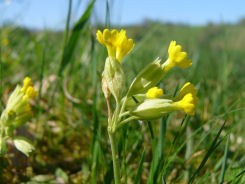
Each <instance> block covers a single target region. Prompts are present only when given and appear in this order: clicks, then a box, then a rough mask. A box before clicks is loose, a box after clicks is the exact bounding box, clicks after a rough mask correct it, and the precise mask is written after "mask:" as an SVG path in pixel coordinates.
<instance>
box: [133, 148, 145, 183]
mask: <svg viewBox="0 0 245 184" xmlns="http://www.w3.org/2000/svg"><path fill="white" fill-rule="evenodd" d="M144 160H145V149H144V151H143V152H142V154H141V158H140V164H139V168H138V170H137V175H136V178H135V180H134V184H138V183H140V178H141V174H142V171H143V163H144Z"/></svg>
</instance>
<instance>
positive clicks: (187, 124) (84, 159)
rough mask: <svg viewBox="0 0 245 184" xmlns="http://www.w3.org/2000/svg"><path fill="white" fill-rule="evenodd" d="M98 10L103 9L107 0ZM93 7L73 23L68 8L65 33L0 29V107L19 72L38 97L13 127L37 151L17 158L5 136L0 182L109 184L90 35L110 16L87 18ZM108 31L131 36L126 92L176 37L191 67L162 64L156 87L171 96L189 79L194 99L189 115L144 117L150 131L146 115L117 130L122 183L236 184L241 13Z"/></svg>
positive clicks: (243, 47) (240, 147)
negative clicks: (98, 20)
mask: <svg viewBox="0 0 245 184" xmlns="http://www.w3.org/2000/svg"><path fill="white" fill-rule="evenodd" d="M67 4H68V1H67ZM106 7H107V11H109V9H110V4H109V3H108V1H107V6H106ZM92 8H93V2H92V3H90V4H89V5H88V7H87V9H86V10H85V11H84V12H83V14H82V16H81V17H80V19H78V21H77V22H76V23H75V24H73V25H70V18H69V13H68V15H67V23H66V25H67V26H66V29H64V30H47V29H46V30H36V29H34V30H33V29H28V28H24V27H20V26H16V25H14V24H11V23H8V24H5V25H2V26H1V28H0V38H1V39H0V41H1V42H0V43H1V44H0V61H1V76H0V78H1V91H0V93H1V109H3V107H4V106H5V104H6V100H7V97H8V96H9V95H10V93H11V91H12V90H13V89H14V87H15V85H16V84H19V83H20V82H21V81H22V80H23V78H24V77H25V76H30V77H31V78H32V80H33V81H35V82H34V84H35V87H36V89H38V90H39V97H38V99H37V100H36V101H33V102H32V107H33V111H34V114H35V116H34V117H33V119H32V120H31V121H30V122H28V123H27V125H26V127H25V128H24V129H20V130H18V131H17V132H16V134H22V135H23V134H24V135H25V136H27V137H29V138H31V139H32V141H33V143H34V145H35V148H36V151H35V152H34V153H33V154H32V156H31V157H30V158H26V157H25V156H24V155H22V154H21V153H20V152H18V151H17V150H15V149H14V147H13V146H11V144H12V143H11V142H9V150H8V153H9V154H8V156H6V157H2V158H0V161H1V164H0V173H1V174H0V183H21V182H23V183H105V184H109V183H112V182H113V172H112V160H111V154H110V153H111V151H110V147H109V142H108V135H107V129H106V127H107V110H106V109H107V108H106V103H105V100H104V97H103V94H102V91H101V87H100V86H101V73H102V71H103V66H104V60H105V57H106V55H107V52H106V49H105V48H104V47H103V46H101V45H100V44H98V42H97V41H96V37H95V33H96V31H97V29H104V28H105V27H110V26H109V25H110V24H109V22H110V21H109V20H110V17H109V13H107V17H105V19H106V20H107V21H106V24H105V25H102V24H100V25H98V24H91V23H90V21H89V18H90V15H91V14H93V11H92ZM67 10H68V6H67ZM69 27H70V29H69ZM110 28H118V29H121V28H123V29H125V30H127V35H128V37H129V38H133V39H134V42H135V48H134V49H133V51H132V52H131V53H130V54H129V55H128V56H126V57H125V58H124V60H123V62H122V64H123V68H124V71H125V74H126V77H127V80H126V83H125V86H126V87H125V89H127V87H128V86H129V85H130V83H131V81H132V80H133V78H134V77H135V76H136V74H137V73H138V72H139V71H140V70H142V69H143V68H144V66H146V65H147V64H148V63H150V62H152V61H153V60H154V59H155V58H157V57H160V58H162V60H163V61H165V59H167V56H168V55H167V49H168V45H169V43H170V41H171V40H176V41H177V43H179V44H181V45H182V46H183V48H184V50H185V51H187V52H188V54H189V58H191V59H192V61H193V66H192V67H191V68H189V69H185V70H183V69H179V68H175V69H173V70H171V71H170V72H169V73H168V74H167V75H166V76H165V77H164V79H163V80H162V81H161V82H160V84H159V86H160V87H162V88H163V89H164V91H165V93H166V94H170V95H174V93H175V91H176V90H177V89H178V88H179V87H181V86H182V85H183V84H184V83H185V82H187V81H190V82H192V83H193V84H195V86H196V87H197V88H198V97H199V99H200V101H199V106H198V108H197V111H196V115H195V116H194V117H191V118H190V117H185V115H184V114H183V113H173V114H171V115H170V116H168V117H164V118H163V119H161V120H158V121H152V122H151V125H152V128H153V134H151V133H152V132H151V131H150V130H149V126H148V124H147V122H139V121H134V122H130V123H129V124H127V125H125V126H124V127H123V129H122V130H121V131H120V133H119V134H118V140H119V142H118V144H119V153H120V160H121V165H122V167H121V173H122V176H123V177H122V181H123V183H164V182H166V183H188V181H189V183H191V182H194V183H199V184H204V183H222V181H225V182H226V183H229V182H230V183H240V184H242V183H245V177H244V175H245V174H244V172H245V170H244V169H245V155H244V152H245V144H244V143H245V137H244V135H245V123H244V121H245V113H244V110H245V85H244V84H245V73H244V68H245V21H244V19H242V20H241V21H239V22H237V23H235V24H228V23H220V24H212V23H210V24H207V25H202V26H193V25H192V26H190V25H187V24H174V23H162V22H161V21H151V20H145V21H144V22H142V23H141V24H138V25H131V26H123V27H121V26H120V27H119V26H115V27H114V26H113V27H110ZM176 86H177V87H176ZM112 103H113V101H112ZM224 122H225V125H224V127H222V125H223V123H224ZM228 140H229V141H228ZM192 180H193V181H192Z"/></svg>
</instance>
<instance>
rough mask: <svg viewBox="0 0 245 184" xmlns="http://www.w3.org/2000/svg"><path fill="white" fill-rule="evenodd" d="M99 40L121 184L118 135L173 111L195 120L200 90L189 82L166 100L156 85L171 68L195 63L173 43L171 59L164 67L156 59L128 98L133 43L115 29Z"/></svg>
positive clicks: (117, 177) (99, 34)
mask: <svg viewBox="0 0 245 184" xmlns="http://www.w3.org/2000/svg"><path fill="white" fill-rule="evenodd" d="M97 40H98V41H99V42H100V43H101V44H103V45H105V46H106V48H107V51H108V57H107V58H106V61H105V67H104V71H103V73H102V90H103V92H104V96H105V98H106V102H107V107H108V134H109V139H110V143H111V151H112V160H113V170H114V180H115V183H116V184H120V183H121V182H120V178H121V176H120V163H119V155H118V150H117V140H116V132H117V131H118V130H119V128H120V127H121V126H122V125H124V124H126V123H128V122H130V121H131V120H153V119H158V118H161V117H163V116H164V115H166V114H169V113H171V112H173V111H179V110H180V111H184V112H185V113H186V114H188V115H191V116H193V115H194V114H195V108H196V106H197V104H198V97H197V96H196V95H197V90H196V89H195V87H194V85H193V84H191V83H190V82H187V83H186V84H185V85H184V86H183V87H182V88H181V90H180V91H179V93H178V95H177V96H176V97H172V98H171V97H169V96H168V97H166V98H164V97H165V96H166V95H164V92H163V90H162V89H159V88H158V87H156V86H155V85H157V83H159V81H160V80H161V79H162V78H163V76H164V74H165V73H166V72H168V71H169V70H170V69H171V68H173V67H175V66H178V67H181V68H188V67H190V66H191V65H192V61H191V60H190V59H187V53H186V52H183V51H182V47H181V46H180V45H176V41H171V43H170V45H169V49H168V54H169V57H168V59H167V60H166V61H165V62H164V63H161V60H160V59H158V58H157V59H156V60H155V61H153V62H152V63H150V64H148V65H147V66H146V67H145V68H144V69H143V70H142V71H141V72H139V74H138V75H137V76H136V77H135V78H134V80H133V82H132V83H131V85H130V87H129V89H127V90H126V94H125V95H123V90H124V78H125V77H124V71H123V68H122V65H121V61H122V58H123V56H124V55H126V54H128V53H129V52H130V51H131V50H132V49H133V47H134V42H133V40H132V39H128V38H127V36H126V31H125V30H121V31H120V32H118V31H117V30H115V29H113V30H112V31H110V30H109V29H105V30H104V31H103V32H101V31H99V30H98V31H97ZM111 94H112V96H113V97H114V99H115V110H114V111H113V112H112V110H111V106H110V100H109V99H110V96H111Z"/></svg>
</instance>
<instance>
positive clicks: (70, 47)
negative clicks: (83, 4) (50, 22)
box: [58, 0, 95, 76]
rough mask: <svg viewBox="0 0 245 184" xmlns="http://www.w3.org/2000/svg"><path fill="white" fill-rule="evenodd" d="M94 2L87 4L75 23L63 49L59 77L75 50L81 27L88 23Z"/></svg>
mask: <svg viewBox="0 0 245 184" xmlns="http://www.w3.org/2000/svg"><path fill="white" fill-rule="evenodd" d="M94 2H95V1H94V0H93V1H92V2H91V3H90V4H89V6H88V8H87V9H86V11H85V12H84V14H83V15H82V16H81V17H80V19H79V20H78V21H77V23H76V24H75V25H74V27H73V29H72V31H71V35H70V37H69V40H68V43H67V44H66V45H65V47H64V51H63V55H62V59H61V64H60V68H59V73H58V74H59V76H61V73H62V72H63V70H64V69H65V67H66V66H67V64H68V63H69V62H70V60H71V58H72V55H73V52H74V50H75V47H76V45H77V41H78V40H79V36H80V34H81V31H82V29H83V27H84V26H85V24H86V22H87V21H88V19H89V17H90V13H91V10H92V8H93V6H94Z"/></svg>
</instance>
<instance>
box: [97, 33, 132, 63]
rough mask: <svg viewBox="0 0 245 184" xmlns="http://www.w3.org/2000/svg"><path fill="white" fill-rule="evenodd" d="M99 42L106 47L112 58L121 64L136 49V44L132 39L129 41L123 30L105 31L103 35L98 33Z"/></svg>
mask: <svg viewBox="0 0 245 184" xmlns="http://www.w3.org/2000/svg"><path fill="white" fill-rule="evenodd" d="M97 39H98V41H99V42H100V43H101V44H103V45H105V46H106V48H107V51H108V55H109V56H110V57H113V58H116V59H117V60H118V61H119V62H121V61H122V57H123V56H124V55H126V54H128V53H129V52H130V51H131V50H132V49H133V47H134V42H133V40H132V39H128V38H127V36H126V31H125V30H123V29H122V30H121V31H120V32H118V31H117V30H116V29H113V30H112V31H110V30H109V29H105V30H104V31H103V33H102V32H101V31H100V30H98V31H97Z"/></svg>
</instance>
